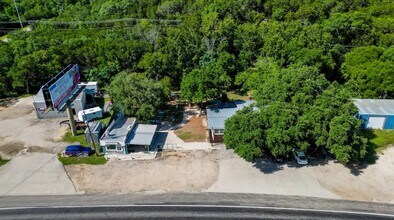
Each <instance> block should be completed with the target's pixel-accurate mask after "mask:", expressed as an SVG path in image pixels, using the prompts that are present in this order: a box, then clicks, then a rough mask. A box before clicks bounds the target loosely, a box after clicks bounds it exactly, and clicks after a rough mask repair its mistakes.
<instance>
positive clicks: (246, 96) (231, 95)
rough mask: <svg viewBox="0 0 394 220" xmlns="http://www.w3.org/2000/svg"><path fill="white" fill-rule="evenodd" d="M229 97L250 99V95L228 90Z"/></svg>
mask: <svg viewBox="0 0 394 220" xmlns="http://www.w3.org/2000/svg"><path fill="white" fill-rule="evenodd" d="M227 98H228V99H229V100H249V99H250V96H249V95H239V94H237V93H235V92H228V93H227Z"/></svg>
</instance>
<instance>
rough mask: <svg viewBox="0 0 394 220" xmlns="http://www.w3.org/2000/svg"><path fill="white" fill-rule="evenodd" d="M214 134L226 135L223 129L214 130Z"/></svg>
mask: <svg viewBox="0 0 394 220" xmlns="http://www.w3.org/2000/svg"><path fill="white" fill-rule="evenodd" d="M213 133H214V134H216V135H221V134H223V133H224V130H223V129H215V130H213Z"/></svg>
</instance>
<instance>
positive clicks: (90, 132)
mask: <svg viewBox="0 0 394 220" xmlns="http://www.w3.org/2000/svg"><path fill="white" fill-rule="evenodd" d="M82 113H83V117H84V119H85V123H86V125H87V126H88V131H89V135H90V140H91V141H92V143H93V147H94V151H95V152H96V156H98V152H97V148H96V143H94V140H93V135H92V131H91V130H90V126H89V121H88V120H86V115H85V110H82Z"/></svg>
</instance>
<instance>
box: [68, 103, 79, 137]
mask: <svg viewBox="0 0 394 220" xmlns="http://www.w3.org/2000/svg"><path fill="white" fill-rule="evenodd" d="M66 105H67V116H68V120H69V121H70V128H71V133H72V135H73V136H76V135H77V129H76V128H75V120H74V115H73V110H72V109H71V105H70V104H68V103H67V104H66Z"/></svg>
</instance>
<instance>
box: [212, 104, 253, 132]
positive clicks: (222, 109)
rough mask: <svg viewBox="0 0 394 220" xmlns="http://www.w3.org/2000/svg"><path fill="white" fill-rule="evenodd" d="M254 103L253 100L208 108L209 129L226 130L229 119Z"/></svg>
mask: <svg viewBox="0 0 394 220" xmlns="http://www.w3.org/2000/svg"><path fill="white" fill-rule="evenodd" d="M253 103H255V101H253V100H249V101H233V102H225V103H219V104H215V105H212V106H209V107H207V124H208V129H224V123H225V121H226V120H227V119H228V118H230V117H231V116H233V115H235V113H236V112H237V111H238V110H240V109H242V108H244V107H246V106H248V105H251V104H253Z"/></svg>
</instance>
